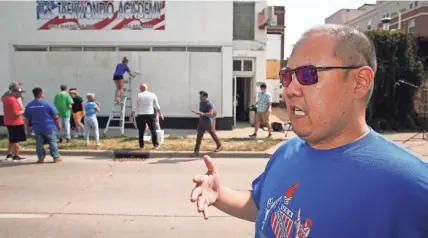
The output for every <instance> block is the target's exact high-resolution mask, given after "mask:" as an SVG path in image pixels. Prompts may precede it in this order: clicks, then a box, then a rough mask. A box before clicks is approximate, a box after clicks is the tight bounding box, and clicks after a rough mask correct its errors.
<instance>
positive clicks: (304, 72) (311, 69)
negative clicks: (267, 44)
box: [279, 65, 363, 87]
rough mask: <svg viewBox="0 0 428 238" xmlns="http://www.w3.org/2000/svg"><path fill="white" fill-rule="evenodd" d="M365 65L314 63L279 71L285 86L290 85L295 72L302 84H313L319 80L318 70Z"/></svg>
mask: <svg viewBox="0 0 428 238" xmlns="http://www.w3.org/2000/svg"><path fill="white" fill-rule="evenodd" d="M361 67H363V66H328V67H327V66H326V67H316V66H313V65H303V66H300V67H297V68H295V69H282V70H281V71H279V80H280V81H281V84H282V85H283V86H284V87H288V85H290V83H291V80H292V79H293V73H294V74H295V75H296V78H297V81H299V83H300V84H301V85H312V84H316V83H317V82H318V71H325V70H332V69H358V68H361Z"/></svg>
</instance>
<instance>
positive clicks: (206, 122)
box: [193, 91, 221, 156]
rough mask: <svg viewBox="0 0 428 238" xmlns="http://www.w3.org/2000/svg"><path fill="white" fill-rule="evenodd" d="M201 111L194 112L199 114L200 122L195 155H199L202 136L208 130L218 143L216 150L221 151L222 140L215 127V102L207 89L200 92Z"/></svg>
mask: <svg viewBox="0 0 428 238" xmlns="http://www.w3.org/2000/svg"><path fill="white" fill-rule="evenodd" d="M199 99H200V103H199V112H194V113H195V114H196V115H198V116H199V124H198V134H197V136H196V144H195V149H194V152H193V156H198V155H199V149H200V147H201V142H202V138H203V137H204V134H205V131H207V132H208V133H209V134H210V135H211V137H212V138H213V140H214V142H215V144H216V145H217V147H216V149H215V150H214V152H219V151H220V150H221V142H220V139H219V138H218V136H217V134H216V133H215V129H214V127H213V125H214V123H213V120H214V110H215V106H214V104H213V103H212V102H211V101H210V100H209V99H208V93H207V92H205V91H200V92H199Z"/></svg>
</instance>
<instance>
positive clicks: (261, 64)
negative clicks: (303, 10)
mask: <svg viewBox="0 0 428 238" xmlns="http://www.w3.org/2000/svg"><path fill="white" fill-rule="evenodd" d="M266 6H267V1H266V0H265V1H256V2H255V16H256V17H255V19H254V22H255V24H254V31H255V34H254V41H245V40H235V41H233V59H242V60H245V59H251V60H253V62H254V70H253V72H241V73H240V75H236V76H241V77H253V80H252V87H251V88H252V89H253V90H252V91H251V95H250V98H251V99H252V102H255V100H256V96H255V95H256V90H257V89H256V82H259V81H263V80H266V45H267V34H266V29H259V28H258V24H257V14H258V13H259V12H260V11H262V10H263V9H264V8H265V7H266ZM232 77H233V76H232ZM230 85H232V84H230Z"/></svg>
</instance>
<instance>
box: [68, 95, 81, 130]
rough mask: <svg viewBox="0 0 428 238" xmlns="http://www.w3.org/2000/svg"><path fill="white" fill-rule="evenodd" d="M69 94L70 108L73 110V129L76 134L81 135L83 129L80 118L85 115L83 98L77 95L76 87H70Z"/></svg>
mask: <svg viewBox="0 0 428 238" xmlns="http://www.w3.org/2000/svg"><path fill="white" fill-rule="evenodd" d="M69 94H70V96H71V98H72V99H73V105H72V106H71V110H72V112H73V122H74V127H75V131H76V133H77V135H78V136H83V135H84V129H85V127H84V126H83V123H82V118H83V117H84V116H85V111H84V110H83V99H82V98H81V97H80V96H79V94H78V92H77V89H76V88H70V90H69Z"/></svg>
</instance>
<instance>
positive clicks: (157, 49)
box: [152, 46, 186, 52]
mask: <svg viewBox="0 0 428 238" xmlns="http://www.w3.org/2000/svg"><path fill="white" fill-rule="evenodd" d="M152 51H175V52H183V51H186V47H176V46H173V47H153V48H152Z"/></svg>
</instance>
